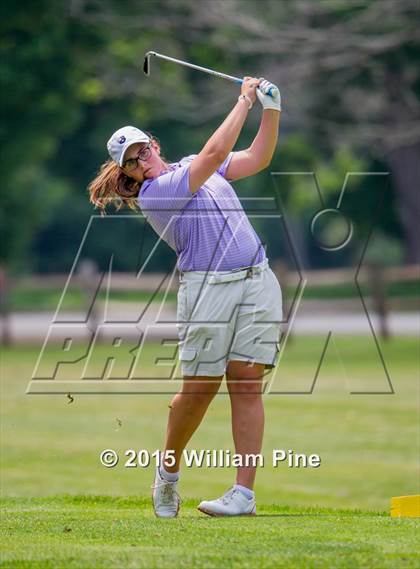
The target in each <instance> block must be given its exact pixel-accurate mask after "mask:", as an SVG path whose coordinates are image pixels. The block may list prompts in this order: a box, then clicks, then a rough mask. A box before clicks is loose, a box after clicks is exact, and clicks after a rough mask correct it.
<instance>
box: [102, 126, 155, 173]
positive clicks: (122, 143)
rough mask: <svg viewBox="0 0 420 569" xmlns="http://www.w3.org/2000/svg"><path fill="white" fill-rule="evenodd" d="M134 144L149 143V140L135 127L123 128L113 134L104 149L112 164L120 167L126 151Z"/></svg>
mask: <svg viewBox="0 0 420 569" xmlns="http://www.w3.org/2000/svg"><path fill="white" fill-rule="evenodd" d="M136 142H150V138H149V137H148V136H147V134H146V133H145V132H143V131H142V130H140V129H138V128H136V127H135V126H123V127H122V128H120V129H118V130H116V131H115V132H114V134H113V135H112V136H111V138H110V139H109V140H108V142H107V145H106V147H107V148H108V152H109V155H110V156H111V158H112V159H113V160H114V162H116V163H117V164H119V165H120V166H122V165H123V164H124V155H125V153H126V151H127V149H128V148H129V147H130V146H131V145H132V144H136Z"/></svg>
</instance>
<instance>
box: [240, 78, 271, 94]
mask: <svg viewBox="0 0 420 569" xmlns="http://www.w3.org/2000/svg"><path fill="white" fill-rule="evenodd" d="M237 83H239V84H240V85H242V83H243V80H242V79H238V81H237ZM257 89H259V87H257ZM277 93H278V89H276V87H270V89H269V90H268V91H267V93H266V95H268V96H269V97H275V96H276V95H277Z"/></svg>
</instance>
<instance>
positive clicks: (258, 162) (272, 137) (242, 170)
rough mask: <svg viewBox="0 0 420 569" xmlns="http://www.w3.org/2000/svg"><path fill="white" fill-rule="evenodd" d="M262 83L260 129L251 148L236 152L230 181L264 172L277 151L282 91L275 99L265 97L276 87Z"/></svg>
mask: <svg viewBox="0 0 420 569" xmlns="http://www.w3.org/2000/svg"><path fill="white" fill-rule="evenodd" d="M260 81H261V82H260V89H259V90H258V91H257V97H258V99H259V101H260V103H261V105H262V107H263V112H262V117H261V123H260V127H259V129H258V132H257V135H256V137H255V138H254V140H253V142H252V144H251V146H250V147H249V148H247V149H246V150H240V151H239V152H234V154H233V156H232V159H231V161H230V162H229V166H228V168H227V171H226V178H227V179H228V180H238V179H240V178H246V177H247V176H252V175H253V174H257V173H258V172H260V171H261V170H264V169H265V168H267V167H268V166H269V164H270V162H271V159H272V157H273V154H274V151H275V149H276V145H277V139H278V133H279V125H280V111H281V97H280V91H279V90H278V88H276V90H275V91H274V92H275V95H274V96H273V97H271V96H269V95H265V94H264V88H265V90H266V91H267V90H268V89H269V88H270V87H275V86H274V85H272V84H271V83H269V82H268V81H265V80H263V79H261V80H260Z"/></svg>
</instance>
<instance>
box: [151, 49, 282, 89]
mask: <svg viewBox="0 0 420 569" xmlns="http://www.w3.org/2000/svg"><path fill="white" fill-rule="evenodd" d="M151 55H154V56H155V57H159V58H160V59H166V61H172V63H178V64H179V65H183V66H184V67H191V68H192V69H196V70H197V71H202V72H203V73H208V74H209V75H214V76H215V77H220V78H221V79H227V80H228V81H232V82H233V83H238V84H239V85H242V83H243V80H242V79H240V78H239V77H234V76H233V75H228V74H227V73H221V72H220V71H214V70H213V69H208V68H207V67H202V66H201V65H195V64H193V63H188V62H187V61H182V60H181V59H175V57H169V56H168V55H162V54H161V53H156V52H155V51H150V52H148V54H147V56H151ZM267 95H269V96H270V97H273V96H274V95H275V90H273V89H270V90H269V91H268V93H267Z"/></svg>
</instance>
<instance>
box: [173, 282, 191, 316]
mask: <svg viewBox="0 0 420 569" xmlns="http://www.w3.org/2000/svg"><path fill="white" fill-rule="evenodd" d="M177 301H178V304H177V314H176V318H177V320H178V322H185V321H186V320H188V317H187V310H188V305H187V283H185V282H184V283H181V284H180V286H179V289H178V295H177Z"/></svg>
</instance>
